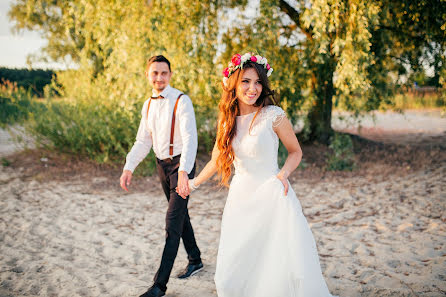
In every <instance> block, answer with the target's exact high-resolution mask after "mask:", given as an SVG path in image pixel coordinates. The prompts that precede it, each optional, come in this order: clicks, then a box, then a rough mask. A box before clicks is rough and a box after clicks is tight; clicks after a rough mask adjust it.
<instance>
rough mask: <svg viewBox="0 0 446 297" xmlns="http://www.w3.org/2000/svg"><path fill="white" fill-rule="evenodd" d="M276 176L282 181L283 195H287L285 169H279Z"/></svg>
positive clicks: (287, 185)
mask: <svg viewBox="0 0 446 297" xmlns="http://www.w3.org/2000/svg"><path fill="white" fill-rule="evenodd" d="M276 176H277V178H278V179H279V180H280V181H281V182H282V184H283V187H284V188H285V196H286V195H288V187H289V184H288V174H287V172H286V170H285V169H282V170H280V172H279V173H277V175H276Z"/></svg>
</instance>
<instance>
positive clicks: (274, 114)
mask: <svg viewBox="0 0 446 297" xmlns="http://www.w3.org/2000/svg"><path fill="white" fill-rule="evenodd" d="M268 113H269V117H270V118H271V122H272V126H273V128H276V127H277V126H279V125H280V124H281V123H282V121H283V119H284V118H286V113H285V111H284V110H283V109H282V108H280V107H279V106H270V107H269V112H268Z"/></svg>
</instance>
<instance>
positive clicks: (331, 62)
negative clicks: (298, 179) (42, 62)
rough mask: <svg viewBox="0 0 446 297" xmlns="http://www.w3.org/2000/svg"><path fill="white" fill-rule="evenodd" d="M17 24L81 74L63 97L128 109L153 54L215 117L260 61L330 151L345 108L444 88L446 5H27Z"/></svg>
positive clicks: (22, 1) (287, 104)
mask: <svg viewBox="0 0 446 297" xmlns="http://www.w3.org/2000/svg"><path fill="white" fill-rule="evenodd" d="M249 7H250V8H249ZM244 9H246V10H244ZM251 12H254V13H251ZM9 15H10V18H11V19H12V20H14V21H15V22H16V29H17V30H20V29H24V28H27V29H33V30H39V31H40V32H42V33H43V36H44V37H46V38H47V39H48V46H47V48H46V49H45V54H46V55H47V56H48V57H49V58H51V59H54V60H58V59H64V58H65V57H67V56H69V57H70V58H71V59H72V60H73V61H75V62H76V63H77V64H78V65H79V68H78V69H76V70H71V71H66V72H64V73H60V74H58V81H59V82H60V83H61V85H62V86H63V88H62V89H61V90H59V92H60V93H61V94H63V95H65V96H66V97H69V98H77V99H78V100H98V101H101V103H102V104H107V102H109V101H122V104H121V105H122V106H127V108H134V106H139V105H137V104H136V103H138V102H139V103H140V102H141V100H142V99H143V98H144V96H145V95H146V94H147V84H146V82H145V80H144V76H143V69H142V68H143V67H144V63H145V60H146V59H147V58H148V57H149V56H151V55H153V54H159V53H162V54H166V55H167V56H168V57H169V58H170V59H171V60H172V62H173V65H174V72H175V75H174V81H173V82H172V83H173V84H174V85H175V86H177V87H179V88H181V89H184V90H186V91H187V92H188V93H189V94H190V95H191V97H192V99H193V100H194V101H195V102H194V103H195V104H196V106H197V109H198V110H199V112H202V114H204V113H205V112H208V111H215V102H216V101H217V99H218V94H219V81H220V79H221V75H220V73H221V70H222V65H223V64H226V63H227V61H228V60H229V58H230V56H231V55H232V54H233V53H235V52H240V51H248V50H251V51H256V52H259V53H260V54H262V55H264V56H267V57H268V58H269V60H270V61H271V62H272V63H271V64H272V65H273V67H274V68H275V73H274V76H273V77H274V79H273V86H274V88H275V89H276V90H277V91H278V93H279V94H280V97H281V104H282V106H283V107H284V108H285V109H286V110H287V112H288V114H290V115H291V116H292V117H296V116H297V115H298V113H299V112H302V111H303V112H305V113H306V120H305V129H304V134H305V136H306V137H307V139H308V140H312V141H313V140H317V141H320V142H324V143H327V142H329V139H330V138H331V136H332V135H333V130H332V127H331V117H332V109H333V106H339V107H342V108H344V109H347V110H350V111H352V112H354V114H360V113H362V112H367V111H370V110H373V109H377V108H379V107H380V106H381V105H382V104H383V103H386V104H389V103H391V101H390V98H391V96H390V95H391V94H392V92H393V91H394V90H395V89H396V88H397V87H398V86H399V85H400V84H401V83H402V80H401V78H402V77H403V76H404V75H405V76H407V75H410V74H411V73H412V72H416V71H419V69H423V67H426V66H429V65H432V67H433V68H434V72H435V77H436V79H437V80H438V82H439V84H441V83H444V79H442V77H441V73H444V72H445V52H446V45H445V40H446V35H445V29H446V28H445V26H446V25H445V23H446V8H445V4H444V1H443V0H430V1H427V0H419V1H415V0H398V1H390V0H378V1H372V2H366V1H362V0H310V1H308V0H296V1H285V0H270V1H260V2H256V1H247V0H239V1H237V0H226V1H186V0H179V1H173V0H171V1H168V0H166V1H155V0H152V1H147V0H135V1H118V0H114V1H105V0H97V1H92V0H70V1H57V0H56V1H55V0H52V1H49V0H34V1H26V0H16V2H15V4H14V5H13V6H12V9H11V11H10V14H9ZM248 15H249V17H248ZM136 114H137V113H136ZM207 117H209V116H207ZM211 118H212V117H211ZM203 123H204V124H203ZM200 124H201V125H202V127H206V126H207V127H209V126H212V124H210V123H205V121H200V123H199V125H200Z"/></svg>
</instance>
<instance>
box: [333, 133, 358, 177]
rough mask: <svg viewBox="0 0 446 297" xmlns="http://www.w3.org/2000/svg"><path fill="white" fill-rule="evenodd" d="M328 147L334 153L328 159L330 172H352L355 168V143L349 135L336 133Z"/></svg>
mask: <svg viewBox="0 0 446 297" xmlns="http://www.w3.org/2000/svg"><path fill="white" fill-rule="evenodd" d="M328 147H329V148H330V149H332V151H333V154H331V155H330V156H329V159H328V164H327V165H328V170H341V171H345V170H348V171H351V170H353V169H354V168H355V160H354V153H353V142H352V139H351V138H350V136H349V135H347V134H341V133H335V134H334V136H332V138H331V140H330V145H329V146H328Z"/></svg>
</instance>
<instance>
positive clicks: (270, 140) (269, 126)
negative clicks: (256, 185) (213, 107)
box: [232, 105, 285, 176]
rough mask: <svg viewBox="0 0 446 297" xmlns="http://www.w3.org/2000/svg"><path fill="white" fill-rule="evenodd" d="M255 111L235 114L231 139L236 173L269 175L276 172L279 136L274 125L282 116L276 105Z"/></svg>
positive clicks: (283, 113) (283, 115) (281, 111)
mask: <svg viewBox="0 0 446 297" xmlns="http://www.w3.org/2000/svg"><path fill="white" fill-rule="evenodd" d="M254 115H255V113H250V114H247V115H243V116H237V119H236V121H237V132H236V135H235V137H234V139H233V141H232V147H233V149H234V154H235V160H234V167H235V174H254V175H259V176H261V175H265V176H267V175H271V174H276V173H277V172H278V165H277V151H278V148H279V138H278V136H277V134H276V133H275V132H274V127H275V126H277V125H279V124H280V122H281V121H282V120H283V118H285V112H284V111H283V109H281V108H280V107H278V106H273V105H269V106H265V107H263V108H262V110H260V112H259V114H258V115H257V117H256V118H255V120H254V122H253V124H252V127H251V130H249V128H250V126H251V122H252V119H253V118H254Z"/></svg>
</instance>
